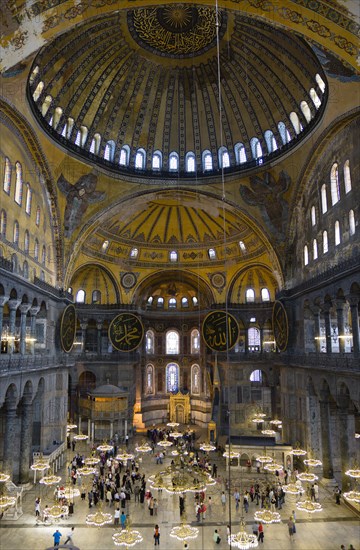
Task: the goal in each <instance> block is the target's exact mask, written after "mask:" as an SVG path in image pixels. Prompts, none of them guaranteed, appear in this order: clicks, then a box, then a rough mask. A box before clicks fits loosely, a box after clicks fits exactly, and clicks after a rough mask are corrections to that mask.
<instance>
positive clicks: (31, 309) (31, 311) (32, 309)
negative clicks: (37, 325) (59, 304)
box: [30, 306, 40, 317]
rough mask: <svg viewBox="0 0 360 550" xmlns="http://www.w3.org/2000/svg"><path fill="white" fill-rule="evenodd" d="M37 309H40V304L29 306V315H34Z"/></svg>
mask: <svg viewBox="0 0 360 550" xmlns="http://www.w3.org/2000/svg"><path fill="white" fill-rule="evenodd" d="M39 311H40V306H31V308H30V315H31V317H34V316H35V315H37V314H38V313H39Z"/></svg>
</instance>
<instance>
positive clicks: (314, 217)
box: [311, 206, 316, 227]
mask: <svg viewBox="0 0 360 550" xmlns="http://www.w3.org/2000/svg"><path fill="white" fill-rule="evenodd" d="M311 225H312V226H313V227H314V225H316V210H315V206H312V207H311Z"/></svg>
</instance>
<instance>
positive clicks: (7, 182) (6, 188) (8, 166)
mask: <svg viewBox="0 0 360 550" xmlns="http://www.w3.org/2000/svg"><path fill="white" fill-rule="evenodd" d="M10 189H11V163H10V160H9V159H8V157H5V168H4V191H5V193H7V194H8V195H10Z"/></svg>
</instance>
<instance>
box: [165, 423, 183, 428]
mask: <svg viewBox="0 0 360 550" xmlns="http://www.w3.org/2000/svg"><path fill="white" fill-rule="evenodd" d="M166 425H167V426H169V428H177V427H178V426H180V424H179V423H178V422H168V423H167V424H166Z"/></svg>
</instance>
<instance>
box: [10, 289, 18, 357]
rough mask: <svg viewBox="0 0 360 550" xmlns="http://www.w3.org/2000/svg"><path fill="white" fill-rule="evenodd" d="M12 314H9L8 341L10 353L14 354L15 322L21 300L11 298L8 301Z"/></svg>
mask: <svg viewBox="0 0 360 550" xmlns="http://www.w3.org/2000/svg"><path fill="white" fill-rule="evenodd" d="M8 304H9V309H10V315H9V341H8V353H10V354H13V353H14V350H15V322H16V310H17V308H18V306H19V305H20V300H16V299H15V298H11V299H10V300H9V302H8Z"/></svg>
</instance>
